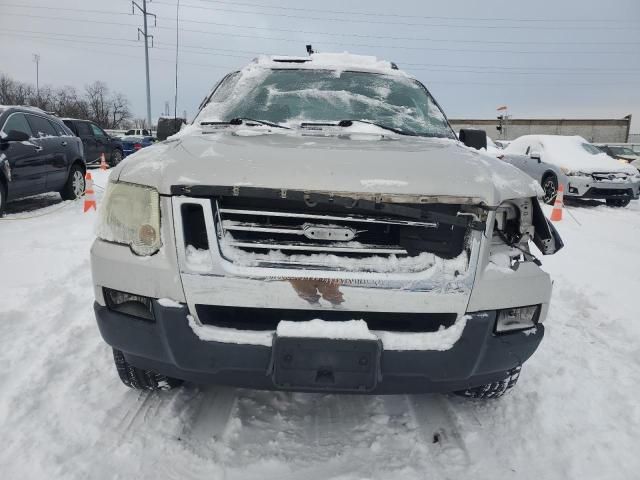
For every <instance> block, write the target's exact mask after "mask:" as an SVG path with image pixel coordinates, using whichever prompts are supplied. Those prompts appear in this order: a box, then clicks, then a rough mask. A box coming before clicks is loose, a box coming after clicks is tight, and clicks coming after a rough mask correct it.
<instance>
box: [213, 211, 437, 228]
mask: <svg viewBox="0 0 640 480" xmlns="http://www.w3.org/2000/svg"><path fill="white" fill-rule="evenodd" d="M218 211H219V212H221V213H231V214H234V215H258V216H264V217H286V218H291V217H293V218H312V219H320V220H337V221H341V222H357V223H382V224H388V225H409V226H414V227H426V228H438V223H437V222H416V221H413V220H399V219H394V218H369V217H364V216H358V215H350V216H344V217H339V216H334V215H316V214H312V213H291V212H273V211H266V210H240V209H235V208H224V207H223V208H219V209H218Z"/></svg>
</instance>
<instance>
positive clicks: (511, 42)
mask: <svg viewBox="0 0 640 480" xmlns="http://www.w3.org/2000/svg"><path fill="white" fill-rule="evenodd" d="M156 3H162V2H156ZM2 6H8V7H15V8H27V9H29V8H31V9H38V10H41V9H45V10H59V11H72V12H82V13H97V14H106V15H126V16H131V14H128V13H123V12H110V11H106V10H92V9H74V8H57V7H45V6H43V7H40V6H32V5H17V4H6V3H5V4H2ZM273 8H275V7H273ZM158 18H162V19H167V20H168V19H169V18H168V17H164V16H158ZM182 22H183V23H196V24H206V25H214V26H219V27H227V28H229V27H231V28H244V29H251V30H267V31H275V32H285V33H299V34H303V35H324V36H330V37H347V38H348V37H354V38H374V39H384V40H398V41H426V42H444V43H464V44H478V43H480V44H489V45H554V46H556V45H558V44H559V43H562V44H565V45H630V46H633V45H640V42H622V41H615V42H612V41H591V42H589V41H575V42H569V41H564V40H563V41H554V40H551V41H548V42H542V41H515V40H478V39H471V40H461V39H452V38H433V37H415V36H394V35H381V34H380V35H379V34H375V35H373V34H359V33H341V32H326V31H324V32H322V31H313V30H295V29H287V28H276V27H260V26H255V25H238V24H232V23H222V22H204V21H196V20H190V19H182ZM183 31H192V32H197V33H200V31H195V30H188V29H184V30H183ZM202 33H208V32H202Z"/></svg>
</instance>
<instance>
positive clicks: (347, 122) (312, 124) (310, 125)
mask: <svg viewBox="0 0 640 480" xmlns="http://www.w3.org/2000/svg"><path fill="white" fill-rule="evenodd" d="M355 122H358V123H366V124H368V125H374V126H376V127H378V128H382V129H383V130H389V131H390V132H393V133H397V134H398V135H408V136H411V137H418V136H420V135H419V134H417V133H416V132H411V131H408V130H400V129H398V128H394V127H389V126H387V125H382V124H380V123H375V122H370V121H368V120H340V121H339V122H338V123H328V122H304V123H301V124H300V126H301V127H302V128H313V127H350V126H352V125H353V124H354V123H355Z"/></svg>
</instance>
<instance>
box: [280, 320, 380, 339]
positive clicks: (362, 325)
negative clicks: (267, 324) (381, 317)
mask: <svg viewBox="0 0 640 480" xmlns="http://www.w3.org/2000/svg"><path fill="white" fill-rule="evenodd" d="M276 334H277V335H278V336H279V337H304V338H332V339H342V340H377V339H378V337H376V336H375V335H374V334H373V333H371V332H370V331H369V328H368V327H367V323H366V322H365V321H364V320H348V321H346V322H327V321H325V320H321V319H319V318H316V319H314V320H309V321H308V322H291V321H287V320H281V321H280V322H279V323H278V328H277V330H276Z"/></svg>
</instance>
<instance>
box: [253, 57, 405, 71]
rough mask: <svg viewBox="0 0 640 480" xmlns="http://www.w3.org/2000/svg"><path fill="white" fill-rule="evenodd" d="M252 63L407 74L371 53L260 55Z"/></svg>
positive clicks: (268, 66) (267, 66)
mask: <svg viewBox="0 0 640 480" xmlns="http://www.w3.org/2000/svg"><path fill="white" fill-rule="evenodd" d="M253 64H254V65H258V66H260V67H265V68H291V69H326V70H336V71H345V70H350V71H357V72H372V73H384V74H387V75H402V76H407V73H406V72H403V71H402V70H399V69H398V67H396V65H395V64H394V63H392V62H389V61H387V60H380V59H378V58H377V57H374V56H372V55H355V54H352V53H348V52H343V53H312V54H311V55H309V56H306V57H295V56H287V55H261V56H259V57H257V58H256V59H255V60H254V62H253Z"/></svg>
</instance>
